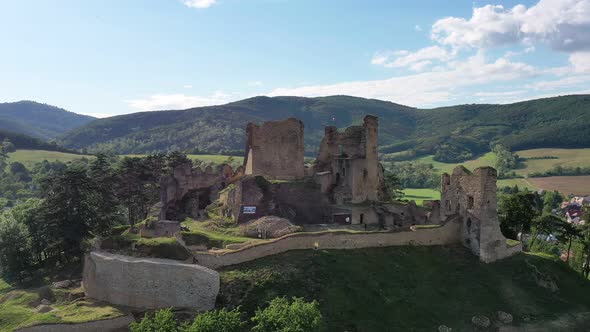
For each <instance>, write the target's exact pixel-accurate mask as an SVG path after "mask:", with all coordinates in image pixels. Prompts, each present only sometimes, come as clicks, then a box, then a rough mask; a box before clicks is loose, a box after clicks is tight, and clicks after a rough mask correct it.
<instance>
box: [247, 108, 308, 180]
mask: <svg viewBox="0 0 590 332" xmlns="http://www.w3.org/2000/svg"><path fill="white" fill-rule="evenodd" d="M303 152H304V142H303V122H301V121H300V120H297V119H295V118H289V119H286V120H282V121H267V122H264V123H262V124H261V125H256V124H254V123H249V124H248V126H247V127H246V158H245V160H244V167H245V174H246V175H264V176H268V177H270V178H275V179H294V178H301V177H303V176H304V175H305V174H304V173H305V167H304V157H303Z"/></svg>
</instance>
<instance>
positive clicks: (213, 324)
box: [186, 309, 244, 332]
mask: <svg viewBox="0 0 590 332" xmlns="http://www.w3.org/2000/svg"><path fill="white" fill-rule="evenodd" d="M240 316H241V313H240V311H239V309H234V310H231V311H227V310H225V309H221V310H214V311H208V312H204V313H202V314H200V315H198V316H197V317H195V320H194V321H193V323H192V325H190V326H188V327H187V328H186V332H241V331H244V322H243V321H242V320H241V318H240Z"/></svg>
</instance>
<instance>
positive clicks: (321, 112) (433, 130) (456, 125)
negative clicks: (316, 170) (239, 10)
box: [59, 95, 590, 157]
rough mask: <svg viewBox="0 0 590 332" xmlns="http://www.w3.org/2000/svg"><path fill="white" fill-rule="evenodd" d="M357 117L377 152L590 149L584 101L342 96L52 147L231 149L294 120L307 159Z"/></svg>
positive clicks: (587, 99) (292, 100)
mask: <svg viewBox="0 0 590 332" xmlns="http://www.w3.org/2000/svg"><path fill="white" fill-rule="evenodd" d="M365 114H374V115H376V116H378V117H379V125H380V127H379V136H380V137H379V138H380V151H381V152H382V153H394V152H400V151H408V150H412V151H416V152H417V153H418V154H426V153H439V154H440V155H451V156H460V157H461V156H463V157H466V156H468V155H474V154H478V153H481V152H484V151H489V146H490V143H492V142H494V143H502V144H505V145H507V146H509V147H511V148H512V149H528V148H541V147H561V148H563V147H590V126H589V125H588V124H589V123H590V95H571V96H562V97H553V98H544V99H537V100H531V101H525V102H519V103H514V104H507V105H492V104H470V105H457V106H450V107H441V108H435V109H417V108H412V107H408V106H403V105H398V104H395V103H391V102H386V101H380V100H374V99H364V98H357V97H350V96H330V97H318V98H303V97H272V98H271V97H254V98H249V99H245V100H241V101H237V102H233V103H229V104H226V105H220V106H209V107H197V108H191V109H188V110H178V111H158V112H142V113H134V114H127V115H121V116H116V117H111V118H106V119H98V120H95V121H93V122H91V123H89V124H87V125H86V126H83V127H80V128H76V129H74V130H72V131H71V132H69V133H67V134H66V135H64V136H62V137H61V138H60V140H59V142H60V143H61V144H63V145H64V146H66V147H69V148H75V149H83V148H84V149H88V150H89V151H101V150H103V151H105V150H106V151H113V152H117V153H146V152H154V151H166V150H181V151H187V152H195V151H200V152H209V153H220V152H228V151H232V150H233V151H239V150H242V149H243V145H244V128H245V126H246V124H247V123H248V122H250V121H253V122H262V121H267V120H278V119H284V118H287V117H296V118H298V119H300V120H302V121H303V122H304V124H305V144H306V153H307V154H311V155H313V154H314V152H315V151H316V149H317V147H318V145H319V142H320V140H321V138H322V136H323V130H324V126H327V125H335V126H337V127H339V128H345V127H347V126H350V125H353V124H360V123H361V122H362V118H363V116H364V115H365Z"/></svg>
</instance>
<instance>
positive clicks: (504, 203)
mask: <svg viewBox="0 0 590 332" xmlns="http://www.w3.org/2000/svg"><path fill="white" fill-rule="evenodd" d="M499 198H500V199H499V202H498V218H499V219H500V229H501V230H502V233H503V234H504V236H506V237H507V238H511V239H516V238H517V235H518V233H522V232H526V231H528V230H529V229H530V225H531V221H532V220H533V218H534V217H535V216H536V215H537V214H538V211H537V210H536V209H535V202H534V195H533V194H529V193H527V192H519V193H517V194H513V195H506V194H504V195H500V197H499Z"/></svg>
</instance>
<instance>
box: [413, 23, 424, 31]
mask: <svg viewBox="0 0 590 332" xmlns="http://www.w3.org/2000/svg"><path fill="white" fill-rule="evenodd" d="M414 30H416V31H422V27H421V26H419V25H418V24H416V25H415V26H414Z"/></svg>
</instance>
